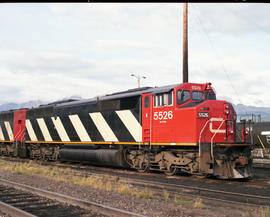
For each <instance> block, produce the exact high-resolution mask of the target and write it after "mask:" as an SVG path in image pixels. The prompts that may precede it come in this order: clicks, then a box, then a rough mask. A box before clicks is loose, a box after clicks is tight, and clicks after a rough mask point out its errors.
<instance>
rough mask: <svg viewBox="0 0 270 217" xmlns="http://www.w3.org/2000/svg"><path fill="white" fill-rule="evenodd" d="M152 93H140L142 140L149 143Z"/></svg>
mask: <svg viewBox="0 0 270 217" xmlns="http://www.w3.org/2000/svg"><path fill="white" fill-rule="evenodd" d="M152 98H153V97H152V95H151V94H149V93H148V94H143V95H142V138H143V142H149V143H151V134H152V132H151V126H152V108H153V105H152Z"/></svg>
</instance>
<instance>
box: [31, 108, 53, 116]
mask: <svg viewBox="0 0 270 217" xmlns="http://www.w3.org/2000/svg"><path fill="white" fill-rule="evenodd" d="M46 116H49V117H52V116H53V106H46V107H38V108H33V109H29V110H27V111H26V119H36V118H43V117H46Z"/></svg>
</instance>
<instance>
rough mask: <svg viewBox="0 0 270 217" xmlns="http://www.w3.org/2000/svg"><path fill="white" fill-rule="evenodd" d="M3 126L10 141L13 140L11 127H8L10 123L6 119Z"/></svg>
mask: <svg viewBox="0 0 270 217" xmlns="http://www.w3.org/2000/svg"><path fill="white" fill-rule="evenodd" d="M5 126H6V129H7V133H8V137H9V139H10V141H13V132H12V129H11V127H10V123H9V122H8V121H5Z"/></svg>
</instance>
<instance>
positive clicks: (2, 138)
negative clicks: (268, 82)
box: [0, 126, 5, 140]
mask: <svg viewBox="0 0 270 217" xmlns="http://www.w3.org/2000/svg"><path fill="white" fill-rule="evenodd" d="M0 140H5V137H4V134H3V131H2V127H1V126H0Z"/></svg>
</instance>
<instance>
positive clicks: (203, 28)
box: [191, 5, 247, 113]
mask: <svg viewBox="0 0 270 217" xmlns="http://www.w3.org/2000/svg"><path fill="white" fill-rule="evenodd" d="M191 6H192V7H194V8H195V5H194V6H193V5H191ZM195 9H196V8H195ZM195 17H196V18H197V20H198V21H199V24H200V26H201V27H202V30H203V32H204V34H205V35H206V38H207V39H208V42H209V44H210V46H211V48H212V49H213V51H214V52H215V55H216V58H217V59H218V61H219V62H220V65H221V68H222V70H223V72H224V73H225V75H226V77H227V79H228V81H229V83H230V85H231V87H232V89H233V90H234V92H235V94H236V96H237V98H238V101H239V102H240V104H243V103H242V102H241V99H240V96H239V94H238V92H237V90H236V88H235V87H234V85H233V83H232V81H231V78H230V75H229V72H228V71H227V70H226V68H225V66H224V64H223V63H222V61H221V58H220V56H219V53H218V52H217V50H216V49H215V47H214V45H213V43H212V40H211V38H210V37H209V34H208V33H207V30H206V28H205V27H204V24H203V22H202V20H201V19H200V17H199V16H198V15H197V14H195ZM246 113H247V111H246Z"/></svg>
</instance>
